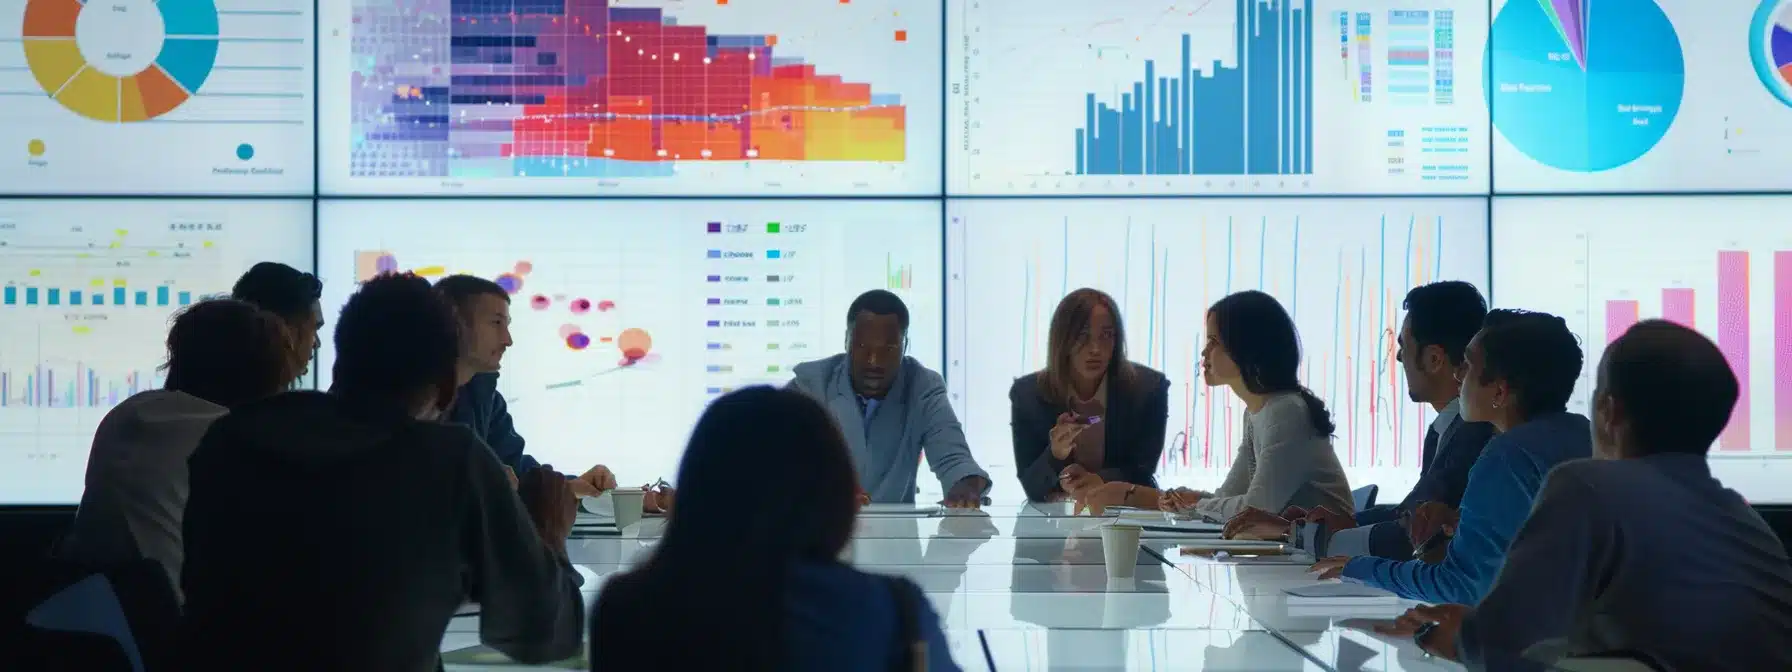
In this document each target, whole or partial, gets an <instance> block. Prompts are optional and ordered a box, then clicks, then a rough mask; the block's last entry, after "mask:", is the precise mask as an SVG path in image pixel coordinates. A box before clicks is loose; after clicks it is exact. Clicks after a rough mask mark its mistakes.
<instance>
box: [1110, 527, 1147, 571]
mask: <svg viewBox="0 0 1792 672" xmlns="http://www.w3.org/2000/svg"><path fill="white" fill-rule="evenodd" d="M1140 532H1141V529H1140V528H1139V526H1138V525H1129V524H1126V523H1123V522H1122V523H1116V524H1113V525H1103V526H1102V527H1101V561H1102V564H1104V565H1106V566H1107V568H1108V578H1110V579H1130V578H1132V576H1133V572H1134V571H1135V570H1136V568H1137V567H1138V564H1139V533H1140Z"/></svg>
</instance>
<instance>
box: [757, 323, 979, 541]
mask: <svg viewBox="0 0 1792 672" xmlns="http://www.w3.org/2000/svg"><path fill="white" fill-rule="evenodd" d="M907 348H908V306H906V305H904V304H903V303H902V299H901V298H900V297H898V296H896V295H895V294H893V293H891V292H888V291H884V290H881V289H878V290H872V291H869V292H866V293H864V294H862V295H860V296H859V298H858V299H855V300H854V301H853V302H852V306H851V307H849V308H848V309H847V312H846V352H845V353H843V354H839V355H834V356H833V357H829V358H827V359H820V360H816V361H813V362H804V363H802V364H798V365H797V366H796V379H795V380H792V381H791V382H790V386H791V387H793V388H795V389H797V390H800V391H802V392H803V393H805V394H808V395H809V396H811V397H814V398H815V399H816V400H817V401H820V402H821V404H822V405H823V406H825V407H827V409H828V410H829V411H830V412H832V413H833V414H834V419H835V421H837V422H839V423H840V428H841V431H842V432H843V433H845V435H846V443H847V445H848V446H850V447H851V448H852V457H853V463H854V464H855V465H856V466H857V467H858V470H859V485H860V487H862V488H864V490H865V493H866V494H867V495H869V496H870V500H871V501H873V502H913V501H915V473H916V472H917V471H918V468H919V466H920V461H921V456H922V455H923V454H925V455H926V456H927V463H928V465H929V466H931V467H933V473H934V475H935V476H937V477H938V478H939V479H940V487H942V488H944V489H945V493H946V497H945V502H944V503H945V504H946V505H947V506H955V507H969V508H976V507H978V506H979V505H980V504H981V503H982V498H983V495H984V493H987V492H989V486H990V480H989V474H987V473H985V472H984V471H983V468H982V467H979V466H977V460H976V458H973V457H971V448H970V444H969V443H967V442H966V441H965V438H964V428H963V426H961V425H959V424H958V416H957V415H956V414H954V413H953V412H952V403H951V402H950V401H949V400H948V399H947V395H946V381H945V379H944V378H941V377H940V374H938V373H935V372H933V371H930V370H928V369H927V367H925V366H922V365H921V363H920V362H919V361H916V360H915V358H913V357H909V356H907V355H906V354H904V351H906V350H907Z"/></svg>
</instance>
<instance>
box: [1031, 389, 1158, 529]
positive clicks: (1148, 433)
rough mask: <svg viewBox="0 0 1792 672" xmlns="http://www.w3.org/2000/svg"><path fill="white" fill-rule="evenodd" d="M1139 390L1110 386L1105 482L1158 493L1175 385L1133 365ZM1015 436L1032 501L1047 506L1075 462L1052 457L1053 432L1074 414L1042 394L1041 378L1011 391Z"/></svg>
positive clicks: (1105, 420)
mask: <svg viewBox="0 0 1792 672" xmlns="http://www.w3.org/2000/svg"><path fill="white" fill-rule="evenodd" d="M1132 366H1133V370H1134V371H1136V372H1137V374H1138V375H1137V377H1136V378H1135V379H1134V380H1133V384H1132V385H1130V386H1128V385H1122V384H1120V383H1119V382H1118V381H1115V380H1109V381H1108V403H1107V407H1108V411H1107V415H1106V416H1103V418H1102V421H1101V422H1102V424H1103V425H1106V429H1105V431H1106V432H1107V439H1106V451H1105V454H1104V457H1103V464H1102V468H1101V471H1099V472H1097V474H1098V475H1100V476H1101V478H1102V480H1107V481H1124V482H1127V483H1132V484H1135V485H1143V486H1146V487H1150V488H1155V487H1157V461H1158V459H1159V458H1160V457H1162V456H1163V453H1164V425H1165V423H1166V422H1168V420H1169V416H1170V381H1169V380H1168V379H1166V378H1164V374H1162V373H1159V372H1157V371H1155V370H1153V369H1149V368H1146V367H1144V366H1140V365H1138V364H1136V363H1135V364H1133V365H1132ZM1008 402H1009V404H1010V408H1011V409H1012V414H1013V415H1012V420H1011V421H1010V423H1009V424H1010V427H1011V428H1012V429H1013V430H1014V465H1015V469H1016V470H1018V471H1019V472H1020V473H1019V476H1020V485H1021V487H1022V488H1023V489H1025V490H1026V491H1027V499H1029V500H1032V501H1035V502H1039V501H1045V500H1046V499H1047V498H1048V497H1050V496H1051V494H1052V493H1054V492H1063V490H1062V489H1061V488H1059V487H1058V474H1059V473H1060V472H1062V471H1064V467H1067V466H1070V461H1069V460H1059V459H1056V458H1053V457H1052V451H1051V431H1052V426H1054V425H1056V424H1057V423H1058V415H1059V414H1061V413H1063V412H1064V411H1066V410H1069V408H1068V407H1067V406H1065V405H1064V404H1054V403H1051V402H1048V401H1046V400H1045V398H1044V397H1042V396H1040V394H1039V376H1038V375H1037V374H1027V375H1025V376H1021V377H1020V378H1018V379H1016V380H1015V381H1014V386H1013V387H1010V388H1008Z"/></svg>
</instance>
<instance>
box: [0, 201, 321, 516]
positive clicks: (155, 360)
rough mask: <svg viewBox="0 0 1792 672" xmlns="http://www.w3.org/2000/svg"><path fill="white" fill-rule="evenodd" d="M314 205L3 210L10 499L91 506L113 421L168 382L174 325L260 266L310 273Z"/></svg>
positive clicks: (0, 205) (0, 363)
mask: <svg viewBox="0 0 1792 672" xmlns="http://www.w3.org/2000/svg"><path fill="white" fill-rule="evenodd" d="M311 208H312V205H311V201H309V200H297V201H187V200H100V201H93V200H83V201H76V200H38V199H32V200H0V314H4V315H5V317H4V318H0V493H5V494H4V495H3V496H0V503H5V504H73V503H75V502H78V501H80V500H81V491H82V488H83V475H84V474H85V473H86V470H87V452H88V448H89V447H90V446H91V445H92V441H93V431H94V429H95V428H96V427H98V426H99V423H100V419H102V418H104V417H105V416H106V414H107V413H108V412H110V411H111V410H112V407H113V406H115V405H117V404H118V402H119V401H122V400H123V399H125V398H126V397H129V396H131V395H132V394H136V393H137V392H140V391H143V390H149V389H154V388H157V387H160V386H161V380H162V379H161V374H160V373H159V372H158V371H157V370H156V369H157V367H159V366H160V365H161V364H162V363H163V362H164V361H165V359H166V356H167V348H166V337H167V333H168V322H169V318H170V317H171V316H172V315H174V313H175V312H176V311H178V310H180V309H181V307H182V306H186V305H189V304H191V303H193V302H195V301H198V300H200V299H202V298H204V297H206V296H209V295H212V294H228V293H229V292H230V288H231V285H233V284H235V283H236V279H237V276H239V275H241V274H242V273H243V272H244V271H247V270H249V267H250V266H253V265H255V263H256V262H260V261H278V262H281V263H284V264H287V265H289V266H292V267H294V268H298V269H301V270H307V271H308V270H310V268H311V242H312V241H311V218H312V213H311Z"/></svg>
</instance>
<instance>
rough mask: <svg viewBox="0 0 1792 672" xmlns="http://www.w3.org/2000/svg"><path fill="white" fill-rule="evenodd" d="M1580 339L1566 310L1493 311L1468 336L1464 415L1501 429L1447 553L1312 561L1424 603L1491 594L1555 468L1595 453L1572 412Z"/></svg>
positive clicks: (1475, 475)
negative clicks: (1430, 559) (1562, 313)
mask: <svg viewBox="0 0 1792 672" xmlns="http://www.w3.org/2000/svg"><path fill="white" fill-rule="evenodd" d="M1583 361H1584V356H1583V355H1582V353H1581V349H1580V342H1579V340H1578V339H1576V338H1575V336H1574V334H1573V333H1572V332H1570V331H1568V324H1567V323H1566V322H1564V321H1563V320H1562V318H1560V317H1557V316H1554V315H1550V314H1547V313H1530V312H1524V311H1514V310H1495V311H1493V312H1491V313H1489V314H1488V315H1487V321H1486V324H1485V326H1484V327H1482V329H1481V332H1480V333H1478V334H1476V335H1475V338H1474V340H1472V341H1469V345H1468V349H1467V350H1466V352H1465V357H1464V362H1463V364H1464V366H1463V368H1462V369H1461V374H1462V377H1461V381H1462V389H1461V392H1462V415H1463V418H1464V419H1466V420H1469V421H1477V422H1479V421H1484V422H1490V423H1492V424H1493V426H1494V428H1495V429H1496V430H1497V431H1498V432H1499V434H1498V435H1497V436H1495V437H1494V438H1493V440H1492V441H1489V442H1488V443H1487V447H1486V449H1485V450H1484V451H1483V452H1482V454H1481V457H1480V459H1479V460H1477V461H1476V462H1475V465H1474V467H1473V468H1472V469H1470V471H1469V477H1468V488H1467V489H1466V490H1465V491H1464V492H1463V495H1462V508H1461V510H1460V513H1459V514H1458V520H1456V521H1449V520H1445V521H1443V522H1442V524H1441V529H1442V530H1443V531H1444V533H1446V534H1449V533H1453V534H1454V536H1453V537H1452V538H1451V539H1450V541H1449V545H1448V547H1447V549H1446V550H1445V553H1444V557H1443V560H1442V561H1441V562H1438V563H1436V564H1432V563H1427V562H1424V561H1421V560H1404V561H1400V560H1392V559H1388V558H1378V557H1372V556H1359V557H1355V558H1349V557H1342V556H1333V557H1328V558H1326V559H1324V560H1321V561H1319V562H1318V563H1316V564H1314V565H1313V568H1312V570H1313V571H1315V572H1319V573H1320V575H1321V577H1322V578H1336V577H1340V576H1341V577H1343V578H1345V579H1349V580H1354V581H1358V582H1361V583H1365V584H1369V585H1373V586H1376V587H1378V588H1383V589H1385V590H1388V591H1391V592H1394V593H1396V594H1398V595H1400V596H1401V597H1405V598H1408V599H1414V600H1422V601H1426V602H1457V603H1464V604H1473V603H1475V602H1477V601H1479V600H1480V599H1481V596H1482V595H1484V594H1486V592H1487V589H1488V587H1489V586H1491V585H1492V584H1493V578H1494V575H1495V574H1497V573H1498V572H1499V569H1500V565H1501V563H1503V562H1504V561H1505V557H1506V547H1507V546H1508V545H1509V544H1510V543H1511V542H1512V538H1513V537H1514V536H1515V535H1517V534H1518V528H1519V527H1520V526H1521V525H1523V524H1524V520H1525V518H1526V517H1527V516H1529V515H1530V513H1531V505H1532V503H1533V502H1534V501H1536V498H1537V492H1538V491H1539V490H1540V489H1541V488H1542V486H1543V477H1544V476H1545V475H1546V474H1548V473H1549V470H1550V469H1551V468H1554V467H1555V466H1556V465H1557V464H1560V463H1562V462H1566V461H1568V460H1573V459H1579V458H1584V457H1588V456H1590V455H1592V454H1593V439H1592V428H1591V425H1590V424H1589V423H1588V422H1587V418H1586V416H1582V415H1579V414H1575V413H1569V412H1568V411H1567V410H1566V409H1567V406H1568V397H1569V396H1570V395H1572V394H1573V392H1574V385H1575V383H1576V382H1577V381H1579V379H1580V372H1581V366H1582V364H1583Z"/></svg>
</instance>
